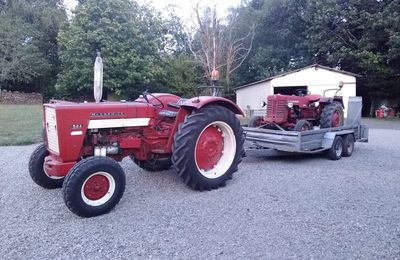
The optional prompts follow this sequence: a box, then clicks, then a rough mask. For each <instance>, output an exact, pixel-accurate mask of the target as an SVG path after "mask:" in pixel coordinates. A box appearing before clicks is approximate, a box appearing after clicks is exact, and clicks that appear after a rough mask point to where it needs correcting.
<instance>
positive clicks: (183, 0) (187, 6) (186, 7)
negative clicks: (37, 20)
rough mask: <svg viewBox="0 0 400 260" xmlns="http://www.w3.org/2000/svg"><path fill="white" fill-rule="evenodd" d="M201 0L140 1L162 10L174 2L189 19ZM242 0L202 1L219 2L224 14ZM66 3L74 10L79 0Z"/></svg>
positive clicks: (204, 2) (65, 1)
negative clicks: (192, 7) (194, 6)
mask: <svg viewBox="0 0 400 260" xmlns="http://www.w3.org/2000/svg"><path fill="white" fill-rule="evenodd" d="M199 1H200V0H180V1H179V0H150V1H149V0H139V2H142V3H149V2H151V3H152V4H153V6H154V7H156V8H157V9H159V10H162V9H163V8H165V7H166V6H167V5H169V4H174V5H176V6H177V7H178V8H177V12H178V13H177V14H178V15H179V16H180V17H181V18H183V19H188V18H189V17H190V13H191V6H193V5H194V4H195V3H197V2H199ZM240 1H241V0H214V1H213V0H202V1H200V2H201V4H202V5H208V6H213V5H214V2H215V3H217V8H218V10H219V13H220V14H223V12H224V11H225V10H226V9H227V8H228V7H231V6H237V5H239V4H240ZM64 3H65V4H66V5H67V7H68V8H69V9H70V10H72V9H73V8H74V7H75V6H76V4H77V0H64Z"/></svg>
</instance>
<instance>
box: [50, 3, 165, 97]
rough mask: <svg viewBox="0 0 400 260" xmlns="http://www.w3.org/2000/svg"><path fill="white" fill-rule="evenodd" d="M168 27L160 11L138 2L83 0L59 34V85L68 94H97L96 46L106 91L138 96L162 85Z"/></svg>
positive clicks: (62, 91)
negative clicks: (163, 57)
mask: <svg viewBox="0 0 400 260" xmlns="http://www.w3.org/2000/svg"><path fill="white" fill-rule="evenodd" d="M164 31H165V28H164V27H163V23H162V20H161V19H160V18H159V16H158V14H157V13H156V12H155V11H154V10H152V9H149V8H146V7H144V6H140V5H138V4H137V3H136V2H132V1H128V0H109V1H107V0H87V1H81V4H79V5H78V6H77V8H76V10H75V12H74V17H73V19H72V21H71V23H70V25H69V26H68V27H66V28H64V29H63V30H62V31H61V32H60V35H59V38H58V39H59V43H60V59H61V61H62V69H63V70H62V73H61V74H60V75H59V80H58V89H59V90H60V91H61V93H62V95H63V96H81V95H89V94H90V93H92V88H93V63H94V59H95V56H96V51H100V52H101V54H102V57H103V64H104V81H103V82H104V88H105V92H107V91H110V92H115V93H117V94H122V95H125V96H128V97H133V96H135V95H137V94H139V93H140V92H141V91H143V90H145V89H149V90H156V89H158V87H159V83H160V82H161V81H162V79H163V78H164V77H165V75H164V71H163V67H162V64H163V61H162V57H161V54H162V50H163V46H164V34H163V32H164ZM160 79H161V80H160Z"/></svg>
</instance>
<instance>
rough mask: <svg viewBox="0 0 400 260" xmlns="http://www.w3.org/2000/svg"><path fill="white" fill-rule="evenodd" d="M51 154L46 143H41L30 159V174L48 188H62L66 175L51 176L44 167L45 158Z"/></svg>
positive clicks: (39, 183) (40, 184) (37, 182)
mask: <svg viewBox="0 0 400 260" xmlns="http://www.w3.org/2000/svg"><path fill="white" fill-rule="evenodd" d="M48 155H49V152H48V151H47V147H46V144H43V143H42V144H40V145H39V146H38V147H37V148H36V149H35V151H33V153H32V155H31V158H30V159H29V174H30V175H31V178H32V180H33V181H34V182H35V183H36V184H38V185H39V186H42V187H43V188H46V189H56V188H61V186H62V185H63V181H64V177H55V176H50V175H48V174H47V173H46V170H45V168H44V159H45V158H46V156H48Z"/></svg>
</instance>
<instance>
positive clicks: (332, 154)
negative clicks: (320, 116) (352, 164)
mask: <svg viewBox="0 0 400 260" xmlns="http://www.w3.org/2000/svg"><path fill="white" fill-rule="evenodd" d="M342 155H343V138H342V137H341V136H336V137H335V139H334V140H333V143H332V147H331V148H330V149H329V150H328V157H329V159H331V160H339V159H340V158H342Z"/></svg>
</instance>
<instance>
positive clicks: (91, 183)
mask: <svg viewBox="0 0 400 260" xmlns="http://www.w3.org/2000/svg"><path fill="white" fill-rule="evenodd" d="M109 188H110V182H109V181H108V179H107V177H105V176H103V175H93V176H91V177H90V178H89V179H88V180H87V181H86V183H85V186H84V187H83V192H84V194H85V196H86V197H87V198H88V199H90V200H98V199H100V198H102V197H104V196H105V195H106V194H107V192H108V191H109Z"/></svg>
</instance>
